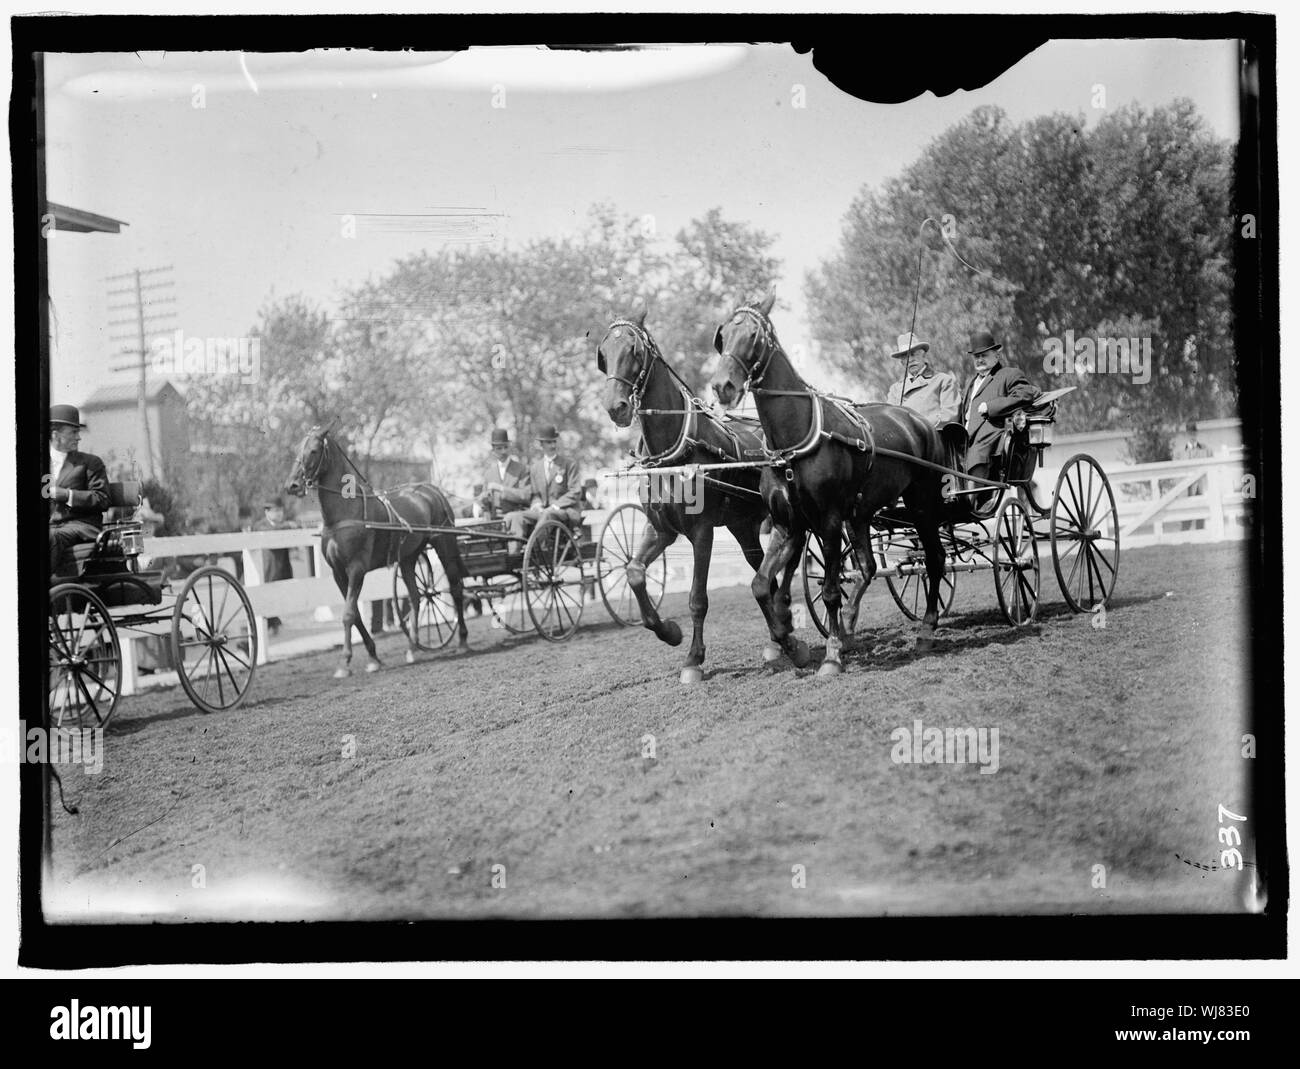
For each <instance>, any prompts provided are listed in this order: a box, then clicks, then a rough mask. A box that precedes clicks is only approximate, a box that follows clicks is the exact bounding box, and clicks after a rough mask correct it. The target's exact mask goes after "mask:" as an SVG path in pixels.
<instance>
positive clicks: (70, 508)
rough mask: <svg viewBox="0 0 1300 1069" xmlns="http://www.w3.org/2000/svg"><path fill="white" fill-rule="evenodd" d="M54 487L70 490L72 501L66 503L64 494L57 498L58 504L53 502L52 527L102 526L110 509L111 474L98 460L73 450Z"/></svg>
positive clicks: (90, 454) (51, 506)
mask: <svg viewBox="0 0 1300 1069" xmlns="http://www.w3.org/2000/svg"><path fill="white" fill-rule="evenodd" d="M50 474H54V473H53V472H51V473H50ZM54 485H55V486H58V487H61V488H63V489H65V490H71V491H72V500H71V501H68V500H66V499H65V498H64V496H63V495H62V494H59V495H58V498H59V500H58V501H55V500H54V498H50V523H51V524H57V523H64V522H65V521H67V520H81V521H82V522H83V523H88V524H91V525H92V526H94V527H100V526H102V525H103V522H104V512H105V510H107V508H108V472H107V471H105V470H104V462H103V461H102V460H100V459H99V457H97V456H95V455H94V454H93V453H79V452H77V451H76V450H73V451H72V452H70V453H69V454H68V455H67V457H66V458H65V459H64V461H63V469H62V470H61V471H60V472H58V477H57V478H56V479H55V480H54Z"/></svg>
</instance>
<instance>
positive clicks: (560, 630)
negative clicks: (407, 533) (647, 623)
mask: <svg viewBox="0 0 1300 1069" xmlns="http://www.w3.org/2000/svg"><path fill="white" fill-rule="evenodd" d="M644 526H645V514H644V512H643V511H642V509H641V506H640V505H638V504H636V503H635V502H628V503H625V504H622V505H619V506H618V507H617V508H615V509H613V510H612V511H611V512H610V513H609V514H608V515H607V516H606V517H605V519H604V521H603V522H602V523H601V525H600V529H599V534H598V535H595V536H593V532H592V531H591V529H590V527H589V525H588V522H587V519H586V517H584V518H583V521H582V522H581V523H578V524H575V525H572V526H571V525H570V524H569V523H567V522H565V521H564V520H562V519H558V518H554V517H548V518H546V519H543V520H542V521H540V522H539V523H538V524H537V526H536V527H534V528H533V530H532V532H531V533H530V534H529V535H528V537H527V538H526V539H522V538H520V537H519V536H517V535H513V534H510V533H509V532H508V531H507V529H506V522H505V521H504V520H472V521H466V522H461V523H458V524H457V525H456V526H455V527H454V528H450V529H449V528H443V527H435V528H430V529H429V530H430V533H441V532H444V531H448V530H450V531H451V533H454V534H455V536H456V544H457V548H458V550H459V553H460V559H461V562H462V564H463V566H464V569H465V573H466V581H465V582H464V584H463V591H464V594H465V596H466V597H470V598H477V599H479V600H480V601H481V602H483V603H484V604H486V606H487V609H488V611H489V612H490V613H491V615H492V617H493V619H494V620H495V621H496V622H497V624H498V625H499V626H500V627H501V628H503V629H504V630H506V631H508V632H509V633H510V634H512V635H519V634H524V633H526V632H529V631H535V632H536V633H537V634H538V635H540V636H541V637H542V638H544V639H546V640H547V641H550V642H563V641H564V640H565V639H567V638H569V637H570V636H572V635H573V633H574V632H575V631H576V630H577V629H578V624H579V623H580V622H581V620H582V611H583V607H584V605H585V603H586V602H587V601H590V600H594V595H595V591H596V590H599V591H600V597H601V600H602V601H603V602H604V604H605V608H606V611H608V613H609V615H610V617H611V618H612V619H613V620H614V621H615V622H616V623H618V624H620V625H622V626H625V627H626V626H631V625H633V624H637V623H639V622H640V610H639V607H638V605H637V603H636V600H635V598H634V597H633V596H632V593H631V589H630V587H629V585H628V582H627V565H628V562H629V561H630V560H631V559H632V556H633V553H634V551H635V549H636V545H637V541H638V539H639V538H640V533H641V530H642V529H643V528H644ZM666 580H667V566H666V564H665V563H663V562H662V561H661V562H660V565H659V567H658V568H657V569H655V573H654V574H653V575H652V576H651V577H650V584H651V588H652V601H653V604H654V605H655V606H656V607H657V606H658V605H659V603H660V602H661V601H662V600H663V595H664V587H665V584H666ZM415 585H416V592H417V605H416V611H415V613H414V614H412V613H411V612H410V598H409V596H408V594H407V591H406V586H405V583H404V582H403V579H402V576H401V574H400V572H399V570H398V569H396V568H395V569H394V570H393V599H394V601H395V602H396V603H397V606H398V615H399V618H400V620H401V624H402V629H403V630H404V631H405V632H406V633H407V636H408V638H412V639H413V641H414V642H415V645H416V647H417V648H418V649H422V650H437V649H442V648H443V647H444V646H446V645H447V643H449V642H450V641H451V638H452V635H453V634H454V633H455V631H456V605H455V600H454V598H453V596H452V593H451V589H450V582H449V581H448V576H447V572H446V569H445V568H444V567H443V565H442V562H441V561H440V560H439V558H438V556H437V554H436V553H429V552H427V551H426V552H425V553H423V554H421V556H420V557H419V559H418V560H417V561H416V564H415Z"/></svg>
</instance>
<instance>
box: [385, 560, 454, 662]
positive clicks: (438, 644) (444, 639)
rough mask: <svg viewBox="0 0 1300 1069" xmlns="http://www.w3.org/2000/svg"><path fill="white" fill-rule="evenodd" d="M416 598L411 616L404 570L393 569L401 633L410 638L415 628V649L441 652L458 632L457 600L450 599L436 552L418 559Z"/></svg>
mask: <svg viewBox="0 0 1300 1069" xmlns="http://www.w3.org/2000/svg"><path fill="white" fill-rule="evenodd" d="M415 597H416V606H415V612H414V613H412V612H411V606H410V600H411V598H410V595H409V594H408V593H407V590H406V583H404V582H403V581H402V569H401V568H394V569H393V602H394V603H395V604H396V605H397V618H398V621H399V622H400V623H401V625H402V632H403V633H404V634H405V635H406V636H407V637H408V638H410V637H411V629H412V627H414V631H415V635H414V641H415V646H416V649H421V650H440V649H442V647H443V646H445V645H447V643H448V642H450V641H451V636H452V635H454V634H455V633H456V601H455V599H454V598H453V597H452V596H451V588H450V584H449V583H448V582H447V570H446V569H445V568H444V567H443V566H442V560H441V559H440V558H439V557H438V554H437V553H436V552H434V553H429V552H424V553H421V554H420V555H419V556H418V557H416V558H415Z"/></svg>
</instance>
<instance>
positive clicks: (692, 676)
mask: <svg viewBox="0 0 1300 1069" xmlns="http://www.w3.org/2000/svg"><path fill="white" fill-rule="evenodd" d="M703 680H704V669H702V668H700V667H699V666H696V665H692V666H690V667H687V668H683V669H682V682H683V683H700V682H702V681H703Z"/></svg>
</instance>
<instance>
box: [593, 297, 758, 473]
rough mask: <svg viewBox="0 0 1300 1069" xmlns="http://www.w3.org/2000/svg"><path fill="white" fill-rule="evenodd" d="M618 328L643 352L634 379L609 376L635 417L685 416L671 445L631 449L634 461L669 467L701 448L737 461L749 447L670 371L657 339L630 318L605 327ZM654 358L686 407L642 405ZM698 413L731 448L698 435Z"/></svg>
mask: <svg viewBox="0 0 1300 1069" xmlns="http://www.w3.org/2000/svg"><path fill="white" fill-rule="evenodd" d="M620 327H625V328H627V330H628V332H629V333H630V334H631V335H632V337H633V338H635V339H636V340H637V341H638V342H640V343H641V347H642V349H643V350H644V352H645V354H646V358H645V360H643V361H642V364H641V369H640V370H639V371H638V372H637V375H636V379H635V380H632V379H627V378H624V377H623V376H622V375H615V374H612V373H610V374H609V378H611V379H613V380H614V381H615V382H621V383H623V384H624V385H626V386H627V387H628V390H629V395H628V403H629V404H630V405H631V406H632V411H633V413H634V414H635V415H636V416H637V418H638V419H640V418H642V417H644V416H683V417H685V418H684V419H682V429H681V431H680V433H679V434H678V436H677V441H676V442H675V443H673V445H672V446H671V447H670V448H668V449H665V450H664V451H662V452H660V453H654V454H648V453H640V452H637V451H633V452H632V454H631V456H632V458H633V459H634V460H635V461H636V463H637V465H638V466H639V467H646V468H655V467H669V466H671V465H674V464H677V463H678V462H679V461H681V460H682V459H683V458H684V457H686V456H687V455H688V454H689V453H690V452H691V451H692V450H694V449H702V450H704V451H705V452H707V453H711V454H713V455H714V456H716V457H717V458H718V459H719V460H723V461H729V460H739V459H740V458H741V457H743V456H744V455H745V454H746V453H747V452H748V450H745V449H744V448H743V447H742V446H741V443H740V438H739V437H738V436H737V434H736V433H735V431H733V430H732V429H731V428H730V427H728V426H727V425H726V424H725V423H723V422H722V421H721V420H719V419H718V418H717V416H715V415H714V414H713V413H712V412H710V411H709V410H708V409H707V408H706V407H705V406H704V403H703V402H702V401H701V400H700V399H699V398H698V397H696V396H695V395H694V394H693V393H692V392H691V390H690V387H689V386H687V385H686V383H685V382H683V381H682V378H681V376H680V375H678V374H677V372H676V371H675V370H673V366H672V365H671V364H670V363H668V361H667V360H665V359H664V356H663V353H662V352H661V351H660V349H659V344H658V342H656V341H655V340H654V338H653V337H651V335H650V332H649V331H648V330H646V329H645V327H643V326H641V325H640V324H637V323H634V322H632V321H631V320H629V319H616V320H614V321H613V322H612V323H610V325H609V328H608V329H609V330H611V331H612V330H614V329H616V328H620ZM655 361H659V362H660V363H662V364H663V366H664V368H665V369H666V370H667V372H668V374H669V375H671V376H672V378H673V383H674V385H675V386H676V388H677V392H678V394H679V395H680V396H681V398H682V403H683V405H684V406H685V407H684V408H642V407H641V396H642V392H643V391H644V390H645V387H646V383H647V382H648V380H649V378H650V371H651V370H652V368H653V367H654V364H655ZM700 416H703V417H704V418H705V419H706V420H708V421H709V423H711V424H712V425H713V426H714V427H715V428H716V429H717V430H719V431H720V432H722V433H723V434H724V435H726V436H727V438H728V439H729V440H730V441H731V444H732V446H733V450H734V451H732V452H729V451H727V450H726V449H723V448H721V447H720V446H716V445H714V444H713V443H712V442H707V441H705V440H704V439H703V438H701V437H699V435H698V427H699V417H700ZM644 440H645V436H644V434H643V435H642V441H644ZM701 478H703V479H704V481H705V482H708V483H712V484H713V485H714V486H716V487H718V488H719V489H720V490H722V491H723V492H725V493H732V494H735V493H743V494H749V495H753V496H756V497H757V496H761V495H759V494H757V492H756V491H753V490H749V489H747V488H745V487H743V486H736V485H735V484H733V483H729V482H724V481H723V480H721V479H714V478H711V477H710V476H707V475H702V476H701Z"/></svg>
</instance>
